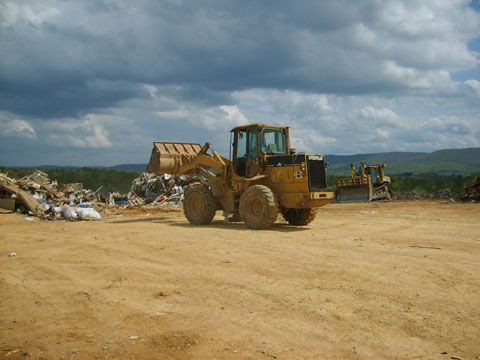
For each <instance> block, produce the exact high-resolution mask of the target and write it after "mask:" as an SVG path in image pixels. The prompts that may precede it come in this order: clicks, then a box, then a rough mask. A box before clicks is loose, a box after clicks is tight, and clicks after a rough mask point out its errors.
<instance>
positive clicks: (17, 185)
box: [0, 170, 100, 219]
mask: <svg viewBox="0 0 480 360" xmlns="http://www.w3.org/2000/svg"><path fill="white" fill-rule="evenodd" d="M93 200H95V194H94V193H93V192H92V191H91V190H85V189H83V186H82V184H79V183H77V184H60V185H59V184H58V182H57V181H55V180H50V179H49V178H48V175H47V174H46V173H44V172H42V171H40V170H35V171H34V172H33V173H32V174H30V175H28V176H24V177H23V178H21V179H12V178H9V177H8V176H7V175H6V174H3V173H0V208H1V209H4V210H6V211H18V212H22V213H26V214H30V215H35V216H38V217H40V218H43V219H99V218H100V214H99V213H98V212H97V211H96V210H94V209H93V208H94V207H95V206H96V204H94V203H93V202H92V201H93Z"/></svg>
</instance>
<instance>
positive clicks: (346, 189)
mask: <svg viewBox="0 0 480 360" xmlns="http://www.w3.org/2000/svg"><path fill="white" fill-rule="evenodd" d="M336 185H337V188H336V190H335V201H336V202H339V203H342V202H356V201H370V200H371V199H372V183H371V181H370V179H369V178H367V177H363V178H350V179H339V180H337V183H336Z"/></svg>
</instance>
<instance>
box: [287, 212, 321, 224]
mask: <svg viewBox="0 0 480 360" xmlns="http://www.w3.org/2000/svg"><path fill="white" fill-rule="evenodd" d="M317 212H318V209H317V208H313V209H288V210H287V211H286V212H285V213H284V214H283V217H284V218H285V220H287V221H288V224H289V225H308V224H310V223H311V222H312V221H313V220H315V216H316V215H317Z"/></svg>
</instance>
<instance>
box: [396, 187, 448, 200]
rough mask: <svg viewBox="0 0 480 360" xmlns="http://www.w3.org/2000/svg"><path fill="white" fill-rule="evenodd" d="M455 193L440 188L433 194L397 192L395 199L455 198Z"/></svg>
mask: <svg viewBox="0 0 480 360" xmlns="http://www.w3.org/2000/svg"><path fill="white" fill-rule="evenodd" d="M454 197H455V195H454V194H453V193H452V192H451V191H450V190H446V189H445V190H440V191H437V192H435V193H432V194H428V193H418V192H395V197H394V199H395V200H414V199H453V198H454Z"/></svg>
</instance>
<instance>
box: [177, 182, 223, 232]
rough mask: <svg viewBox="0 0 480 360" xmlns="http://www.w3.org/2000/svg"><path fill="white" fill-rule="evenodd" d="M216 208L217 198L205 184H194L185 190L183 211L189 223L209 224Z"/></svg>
mask: <svg viewBox="0 0 480 360" xmlns="http://www.w3.org/2000/svg"><path fill="white" fill-rule="evenodd" d="M217 208H218V204H217V200H215V197H214V196H213V194H212V192H211V191H210V190H209V189H208V188H207V187H206V186H204V185H194V186H192V187H190V188H189V189H188V190H187V191H186V192H185V198H184V200H183V213H184V214H185V217H186V218H187V220H188V221H189V222H190V224H193V225H207V224H210V223H211V222H212V219H213V217H214V216H215V212H216V211H217Z"/></svg>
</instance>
